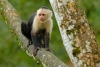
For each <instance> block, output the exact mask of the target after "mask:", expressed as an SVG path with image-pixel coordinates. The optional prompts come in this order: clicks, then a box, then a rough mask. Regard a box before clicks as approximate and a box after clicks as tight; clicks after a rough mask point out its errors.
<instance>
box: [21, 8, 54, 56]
mask: <svg viewBox="0 0 100 67" xmlns="http://www.w3.org/2000/svg"><path fill="white" fill-rule="evenodd" d="M51 17H52V11H51V10H50V9H48V8H47V7H46V6H42V7H41V8H39V9H38V10H37V12H36V13H34V14H33V15H32V16H31V17H30V18H29V21H28V23H25V22H22V23H21V32H22V34H23V35H24V36H25V37H26V38H28V40H29V42H28V45H27V47H29V45H31V44H34V50H33V55H34V56H36V54H37V51H38V50H39V48H40V47H43V48H45V49H46V51H50V52H51V50H50V48H49V41H50V35H51V32H52V27H53V21H52V19H51Z"/></svg>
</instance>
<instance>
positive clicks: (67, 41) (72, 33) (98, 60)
mask: <svg viewBox="0 0 100 67" xmlns="http://www.w3.org/2000/svg"><path fill="white" fill-rule="evenodd" d="M49 1H50V3H51V6H52V8H53V11H54V14H55V17H56V20H57V23H58V26H59V29H60V33H61V36H62V39H63V44H64V46H65V49H66V51H67V52H68V55H69V57H70V60H71V61H72V63H73V64H74V66H75V67H100V53H99V52H100V51H99V47H98V43H97V40H96V38H95V35H94V32H93V30H92V29H91V27H90V24H89V23H88V20H87V18H86V15H85V12H84V10H83V7H82V4H81V0H49Z"/></svg>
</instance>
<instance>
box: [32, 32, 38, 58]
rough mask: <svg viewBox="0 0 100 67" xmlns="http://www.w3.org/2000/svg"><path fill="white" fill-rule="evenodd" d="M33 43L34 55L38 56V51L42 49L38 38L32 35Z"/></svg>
mask: <svg viewBox="0 0 100 67" xmlns="http://www.w3.org/2000/svg"><path fill="white" fill-rule="evenodd" d="M31 36H32V43H33V44H34V49H33V55H34V56H36V54H37V51H38V50H39V49H40V48H39V46H38V41H37V36H36V35H34V34H32V35H31Z"/></svg>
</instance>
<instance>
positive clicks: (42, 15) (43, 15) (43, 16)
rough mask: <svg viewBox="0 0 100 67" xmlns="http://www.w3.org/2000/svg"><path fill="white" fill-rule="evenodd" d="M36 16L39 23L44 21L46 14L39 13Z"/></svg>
mask: <svg viewBox="0 0 100 67" xmlns="http://www.w3.org/2000/svg"><path fill="white" fill-rule="evenodd" d="M38 16H39V20H40V21H41V22H43V21H45V20H46V14H45V13H40V14H39V15H38Z"/></svg>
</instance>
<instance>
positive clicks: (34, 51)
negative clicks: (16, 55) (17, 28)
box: [33, 47, 40, 56]
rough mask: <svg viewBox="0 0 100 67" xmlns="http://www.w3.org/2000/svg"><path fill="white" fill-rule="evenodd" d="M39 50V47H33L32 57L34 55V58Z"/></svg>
mask: <svg viewBox="0 0 100 67" xmlns="http://www.w3.org/2000/svg"><path fill="white" fill-rule="evenodd" d="M39 49H40V48H39V47H34V49H33V55H34V56H36V54H37V51H38V50H39Z"/></svg>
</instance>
